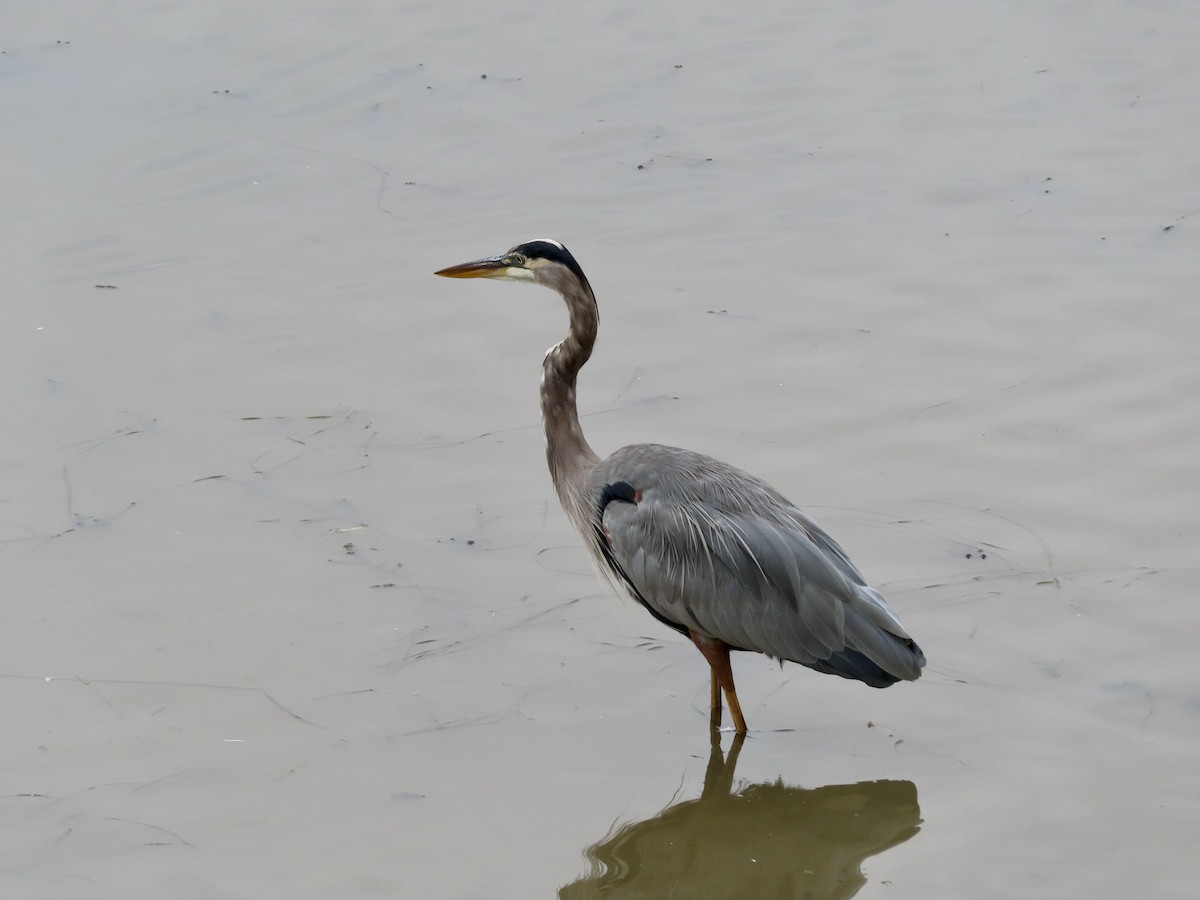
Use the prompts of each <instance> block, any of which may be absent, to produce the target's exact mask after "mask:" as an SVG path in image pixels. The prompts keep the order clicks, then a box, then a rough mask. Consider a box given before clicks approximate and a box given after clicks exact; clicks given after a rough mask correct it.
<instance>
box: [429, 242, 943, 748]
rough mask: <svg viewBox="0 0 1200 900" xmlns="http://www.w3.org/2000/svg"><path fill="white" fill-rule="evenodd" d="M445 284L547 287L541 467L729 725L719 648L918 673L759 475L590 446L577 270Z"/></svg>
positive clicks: (595, 555)
mask: <svg viewBox="0 0 1200 900" xmlns="http://www.w3.org/2000/svg"><path fill="white" fill-rule="evenodd" d="M437 274H438V275H445V276H447V277H449V278H507V279H510V280H514V281H532V282H533V283H535V284H542V285H545V286H546V287H548V288H551V289H553V290H555V291H558V293H559V294H561V295H562V298H563V300H565V301H566V304H567V311H568V313H569V314H570V326H569V327H568V329H567V336H566V337H565V338H564V339H563V340H562V342H561V343H559V344H556V345H555V346H554V347H551V348H550V350H549V351H548V352H547V353H546V359H545V361H544V362H543V363H542V389H541V399H542V422H543V425H544V426H545V429H546V460H547V462H549V464H550V476H551V478H552V479H553V481H554V488H555V490H556V491H557V492H558V499H559V501H560V502H561V503H562V506H563V509H564V510H565V511H566V513H567V516H568V517H569V518H570V520H571V522H572V523H573V524H574V525H575V528H576V530H578V532H579V535H580V537H582V538H583V542H584V545H585V546H586V547H587V549H588V552H589V553H590V554H591V556H592V559H593V560H594V561H595V563H596V567H597V569H598V570H599V571H600V573H601V574H602V575H604V576H606V577H607V578H608V579H609V580H610V581H611V582H612V583H613V584H614V586H617V587H618V588H623V589H625V590H626V591H628V593H629V594H630V595H631V596H632V597H633V599H635V600H636V601H637V602H638V603H640V604H642V606H644V607H646V609H647V610H649V612H650V614H651V615H652V616H654V618H656V619H658V620H659V621H660V622H662V623H663V624H664V625H666V626H668V627H669V628H673V629H675V630H676V631H678V632H680V633H681V634H686V635H687V636H688V637H689V638H691V641H692V643H694V644H695V645H696V647H697V649H699V651H700V652H701V653H703V654H704V658H705V659H706V660H708V664H709V666H710V667H711V669H712V693H711V705H710V711H711V715H710V721H711V722H712V724H713V725H714V726H719V725H720V722H721V691H722V690H723V691H724V692H725V698H726V700H727V701H728V703H729V711H730V714H731V715H732V716H733V722H734V727H735V728H736V730H737V732H738V733H739V734H745V733H746V719H745V717H744V716H743V715H742V709H741V706H740V704H739V703H738V698H737V692H736V690H735V689H734V685H733V669H732V667H731V666H730V664H729V651H730V650H754V651H757V652H759V653H765V654H767V655H768V656H770V657H774V658H775V659H779V660H790V661H791V662H795V663H799V664H800V665H802V666H807V667H808V668H810V669H816V670H817V671H818V672H825V673H828V674H830V675H840V676H842V677H843V678H851V679H856V680H858V681H862V682H865V683H866V684H869V685H871V686H872V687H879V688H883V687H888V686H889V685H892V684H895V683H896V682H897V681H913V680H915V679H917V678H919V677H920V675H921V667H922V666H924V665H925V656H924V654H922V653H921V648H920V647H918V646H917V645H916V642H914V641H913V639H912V638H911V637H910V636H909V634H908V632H907V631H905V630H904V626H903V625H901V624H900V620H899V619H898V618H897V617H896V614H895V613H894V612H892V610H891V608H890V607H889V606H888V605H887V603H886V602H885V601H884V599H883V597H881V596H880V594H879V592H878V591H876V590H875V589H874V588H872V587H870V586H868V585H867V583H866V581H865V579H864V578H863V577H862V575H861V574H860V573H859V571H858V569H856V568H855V567H854V564H853V563H852V562H850V559H849V557H847V556H846V552H845V551H844V550H843V549H842V548H841V547H840V546H838V543H837V542H836V541H835V540H834V539H833V538H831V537H830V536H829V535H828V534H826V533H825V532H824V531H823V530H822V529H821V527H820V526H819V525H817V524H816V523H815V522H814V521H813V520H812V519H810V518H809V517H808V516H806V515H805V514H804V513H803V512H801V511H800V510H799V509H798V508H797V507H796V506H795V505H794V504H793V503H791V502H790V501H789V500H788V499H787V498H786V497H784V496H783V495H782V494H780V493H779V492H778V491H776V490H775V489H774V488H772V487H771V486H770V485H769V484H767V483H766V482H764V481H760V480H759V479H757V478H755V477H754V476H752V475H748V474H747V473H745V472H743V471H741V470H740V469H735V468H734V467H733V466H730V465H727V464H726V463H723V462H720V461H719V460H716V459H713V458H712V457H709V456H704V455H703V454H700V453H693V452H691V451H689V450H680V449H678V448H676V447H664V446H662V445H659V444H632V445H630V446H628V447H622V448H621V449H620V450H618V451H616V452H615V453H613V454H612V455H611V456H610V457H608V458H607V459H603V460H602V459H600V457H598V456H597V455H596V454H595V452H593V450H592V448H591V447H590V446H588V442H587V440H586V439H585V438H584V436H583V429H582V428H580V425H579V413H578V411H577V409H576V406H575V379H576V376H577V375H578V374H579V370H580V369H581V368H582V367H583V364H584V363H586V362H587V361H588V357H590V356H591V353H592V346H593V345H594V344H595V342H596V328H597V324H598V322H599V313H598V310H597V307H596V296H595V294H593V293H592V287H591V285H590V284H589V283H588V280H587V276H585V275H584V274H583V269H581V268H580V267H579V263H577V262H576V261H575V257H573V256H572V255H571V254H570V253H569V252H568V251H567V248H566V247H564V246H563V245H562V244H560V243H558V242H557V241H550V240H536V241H529V242H528V243H524V244H518V245H517V246H515V247H513V248H512V249H511V250H509V251H508V252H507V253H502V254H500V255H499V256H492V257H488V258H487V259H479V260H475V261H474V262H469V263H463V264H461V265H457V266H450V267H449V268H446V269H441V270H440V271H438V272H437Z"/></svg>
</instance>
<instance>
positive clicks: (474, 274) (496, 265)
mask: <svg viewBox="0 0 1200 900" xmlns="http://www.w3.org/2000/svg"><path fill="white" fill-rule="evenodd" d="M513 268H514V267H513V266H510V265H508V263H506V262H505V261H504V257H503V256H489V257H488V258H487V259H477V260H475V261H474V262H469V263H460V264H459V265H457V266H447V267H446V268H445V269H438V270H437V271H436V272H434V273H433V274H434V275H444V276H445V277H446V278H504V277H506V276H511V275H512V270H513Z"/></svg>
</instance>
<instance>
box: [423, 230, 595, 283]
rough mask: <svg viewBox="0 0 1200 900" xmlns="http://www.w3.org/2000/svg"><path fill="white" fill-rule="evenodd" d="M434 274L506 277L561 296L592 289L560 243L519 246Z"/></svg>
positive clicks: (456, 276) (577, 265) (541, 242)
mask: <svg viewBox="0 0 1200 900" xmlns="http://www.w3.org/2000/svg"><path fill="white" fill-rule="evenodd" d="M434 274H435V275H444V276H445V277H447V278H506V279H508V280H510V281H532V282H534V283H535V284H544V285H546V286H547V287H551V288H554V289H555V290H557V291H559V292H560V293H568V292H569V291H570V289H571V288H583V289H586V290H587V291H588V292H590V291H591V286H590V285H589V284H588V280H587V276H586V275H584V274H583V269H581V268H580V267H579V263H577V262H575V257H573V256H572V255H571V252H570V251H569V250H568V249H567V248H566V247H564V246H563V245H562V244H560V243H559V242H558V241H551V240H545V239H542V240H536V241H526V242H525V243H524V244H517V246H515V247H513V248H512V249H511V250H509V251H508V252H507V253H501V254H500V255H499V256H489V257H486V258H484V259H477V260H475V261H473V262H468V263H460V264H459V265H457V266H449V267H448V268H445V269H439V270H438V271H437V272H435V273H434Z"/></svg>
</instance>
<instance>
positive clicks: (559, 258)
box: [509, 240, 590, 287]
mask: <svg viewBox="0 0 1200 900" xmlns="http://www.w3.org/2000/svg"><path fill="white" fill-rule="evenodd" d="M509 252H510V253H520V254H521V255H522V256H524V257H525V258H526V259H548V260H550V261H551V262H556V263H559V264H560V265H564V266H566V267H567V268H568V269H570V270H571V271H572V272H573V273H574V275H575V277H576V278H578V279H579V280H580V281H582V282H583V283H584V284H588V280H587V276H586V275H584V274H583V269H581V268H580V267H579V263H577V262H575V257H573V256H572V255H571V251H570V250H568V249H567V248H566V247H564V246H563V245H562V244H560V243H558V241H542V240H538V241H528V242H526V243H524V244H518V245H517V246H515V247H513V248H512V250H510V251H509ZM589 287H590V285H589Z"/></svg>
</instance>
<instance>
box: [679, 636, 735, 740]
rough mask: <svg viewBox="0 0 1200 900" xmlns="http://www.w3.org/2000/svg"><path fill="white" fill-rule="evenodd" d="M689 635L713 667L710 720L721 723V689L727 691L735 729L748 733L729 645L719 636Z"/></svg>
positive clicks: (726, 695)
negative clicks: (736, 685)
mask: <svg viewBox="0 0 1200 900" xmlns="http://www.w3.org/2000/svg"><path fill="white" fill-rule="evenodd" d="M688 637H690V638H691V639H692V643H693V644H695V645H696V649H697V650H699V651H700V652H701V653H703V654H704V658H705V659H707V660H708V665H709V666H710V667H711V669H712V694H711V699H710V712H711V715H710V717H709V720H710V721H711V723H712V724H713V725H714V726H720V724H721V691H724V692H725V700H726V701H727V702H728V703H729V714H730V715H731V716H733V729H734V731H736V732H737V733H738V734H745V733H746V719H745V717H744V716H743V715H742V705H741V704H740V703H738V698H737V689H736V688H734V686H733V667H732V666H731V665H730V664H729V645H728V644H726V643H725V642H724V641H722V640H719V639H717V638H710V637H704V636H702V635H699V634H696V632H694V631H689V632H688Z"/></svg>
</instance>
